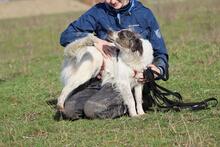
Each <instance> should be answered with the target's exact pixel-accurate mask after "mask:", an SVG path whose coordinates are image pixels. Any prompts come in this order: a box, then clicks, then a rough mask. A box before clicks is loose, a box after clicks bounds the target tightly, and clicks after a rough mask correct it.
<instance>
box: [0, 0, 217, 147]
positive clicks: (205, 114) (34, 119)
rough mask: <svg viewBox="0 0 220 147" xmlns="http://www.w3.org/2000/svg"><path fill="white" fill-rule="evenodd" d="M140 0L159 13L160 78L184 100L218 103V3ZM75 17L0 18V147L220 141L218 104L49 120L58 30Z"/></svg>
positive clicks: (58, 58)
mask: <svg viewBox="0 0 220 147" xmlns="http://www.w3.org/2000/svg"><path fill="white" fill-rule="evenodd" d="M159 2H160V1H159ZM147 4H148V5H149V6H150V7H151V8H152V9H153V10H154V12H155V14H156V16H157V17H158V18H159V19H158V20H159V22H160V24H161V30H162V32H163V36H164V38H165V40H166V44H167V47H168V49H169V55H170V79H169V81H167V82H160V83H161V84H162V85H164V86H166V87H167V88H169V89H172V90H176V91H179V92H180V93H181V94H182V95H183V97H184V100H185V101H197V100H202V99H203V98H207V97H210V96H215V97H217V98H218V100H220V99H219V96H220V89H219V88H220V62H219V59H220V39H219V38H220V36H219V34H220V9H219V7H218V6H219V5H220V2H219V1H218V0H210V1H207V0H201V1H199V0H192V1H171V2H170V3H159V4H155V3H153V2H152V1H150V2H149V1H148V2H147ZM171 8H173V9H171ZM80 14H82V12H79V13H68V14H60V15H50V16H39V17H31V18H22V19H13V20H0V34H1V35H0V98H1V103H0V118H1V119H0V146H155V147H157V146H219V145H220V107H219V105H218V106H217V107H216V108H213V109H209V110H203V111H198V112H190V111H182V112H178V113H177V112H167V113H162V112H148V113H147V114H146V115H144V116H142V117H138V118H129V117H127V116H124V117H121V118H118V119H114V120H111V119H107V120H86V119H83V120H78V121H60V122H57V121H54V120H53V115H54V113H55V110H54V109H53V107H51V106H49V105H47V103H46V101H47V100H51V99H55V98H57V97H58V95H59V94H60V91H61V88H62V87H61V84H60V81H59V73H60V66H61V63H62V59H63V49H62V48H61V47H60V46H59V35H60V33H61V32H62V31H63V30H64V28H65V27H66V26H67V25H68V23H70V22H71V21H72V20H74V19H76V18H77V17H78V16H80Z"/></svg>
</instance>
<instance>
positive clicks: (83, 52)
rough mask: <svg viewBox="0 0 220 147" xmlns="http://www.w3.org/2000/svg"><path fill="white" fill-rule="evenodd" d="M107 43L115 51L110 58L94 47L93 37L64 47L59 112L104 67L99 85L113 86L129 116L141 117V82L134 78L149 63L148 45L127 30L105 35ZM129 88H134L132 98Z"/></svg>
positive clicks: (147, 42) (151, 54)
mask: <svg viewBox="0 0 220 147" xmlns="http://www.w3.org/2000/svg"><path fill="white" fill-rule="evenodd" d="M109 40H110V41H111V42H112V43H113V45H114V46H115V47H116V48H117V50H114V51H112V57H111V58H104V57H103V55H102V54H101V52H100V51H98V49H97V48H96V47H95V46H94V43H95V42H96V41H97V38H96V37H95V36H94V35H88V36H87V37H85V38H82V39H79V40H76V41H74V42H72V43H70V44H69V45H68V46H67V47H66V48H65V50H64V56H65V58H64V64H63V68H62V72H61V78H62V81H63V83H64V88H63V90H62V93H61V95H60V97H59V98H58V103H57V107H58V110H59V111H63V109H64V103H65V100H66V99H67V97H68V96H69V94H70V93H71V92H72V91H73V90H74V89H76V88H77V87H79V86H80V85H82V84H84V83H85V82H87V81H88V80H89V79H91V78H93V77H96V76H97V75H98V74H99V73H100V71H101V69H102V67H103V65H104V68H103V69H102V84H105V83H108V82H109V83H112V84H115V85H116V87H117V90H118V91H119V92H120V94H121V95H122V97H123V100H124V104H125V105H127V107H128V111H129V115H130V116H137V115H142V114H144V111H143V108H142V88H143V83H141V82H138V81H137V79H136V78H135V75H136V73H137V72H143V70H144V69H145V68H146V67H147V65H148V64H150V63H152V60H153V49H152V46H151V44H150V42H149V41H148V40H144V39H141V38H140V37H138V35H137V34H135V33H134V32H132V31H130V30H127V29H126V30H121V31H118V32H111V33H109ZM118 51H119V52H118ZM132 89H134V95H133V93H132ZM135 102H136V104H135Z"/></svg>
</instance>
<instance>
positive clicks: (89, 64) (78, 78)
mask: <svg viewBox="0 0 220 147" xmlns="http://www.w3.org/2000/svg"><path fill="white" fill-rule="evenodd" d="M100 54H101V53H100ZM83 58H84V59H83V61H82V62H81V63H80V64H79V66H78V68H77V70H76V71H75V72H74V74H72V75H71V77H70V78H69V80H68V82H67V83H66V85H65V86H64V88H63V90H62V92H61V95H60V97H59V98H58V103H57V109H58V110H59V111H63V110H64V102H65V100H66V99H67V98H68V96H69V95H70V94H71V92H72V91H73V90H74V89H76V88H77V87H79V86H80V85H82V84H84V83H85V82H87V81H88V80H90V79H91V78H92V77H95V76H96V75H97V74H98V72H97V71H99V70H100V68H101V64H102V62H101V60H100V61H99V60H96V59H94V58H93V56H92V55H91V54H88V56H87V57H83ZM101 59H102V57H101ZM94 64H95V65H94Z"/></svg>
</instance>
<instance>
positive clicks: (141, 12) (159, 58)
mask: <svg viewBox="0 0 220 147" xmlns="http://www.w3.org/2000/svg"><path fill="white" fill-rule="evenodd" d="M126 28H132V29H133V30H134V31H135V32H137V33H138V34H140V35H141V36H142V37H143V38H145V39H148V40H149V41H150V42H151V44H152V46H153V49H154V64H155V65H156V66H157V67H159V68H160V70H161V72H162V73H163V76H164V77H165V78H168V53H167V49H166V46H165V43H164V40H163V37H162V35H161V33H160V28H159V25H158V23H157V21H156V19H155V17H154V15H153V13H152V11H151V10H150V9H148V8H146V7H145V6H144V5H143V4H142V3H140V2H139V1H137V0H130V2H129V4H128V5H127V6H125V7H124V8H122V9H119V10H115V9H114V8H112V7H110V6H109V5H107V4H105V3H98V4H96V5H95V6H93V7H92V8H91V9H89V10H88V11H87V12H86V13H84V14H83V15H82V16H81V17H80V18H79V19H77V20H76V21H74V22H72V23H71V24H70V25H69V26H68V27H67V29H66V30H65V31H64V32H63V33H62V34H61V38H60V44H61V45H62V46H66V45H67V44H69V43H70V42H72V41H74V40H76V39H78V38H81V37H84V36H86V35H87V34H88V33H95V34H96V35H97V37H99V38H100V39H103V40H105V39H106V38H107V32H108V31H109V30H114V31H119V30H121V29H126Z"/></svg>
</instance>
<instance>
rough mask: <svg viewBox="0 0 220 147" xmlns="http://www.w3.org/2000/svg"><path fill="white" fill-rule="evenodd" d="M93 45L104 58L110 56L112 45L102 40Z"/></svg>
mask: <svg viewBox="0 0 220 147" xmlns="http://www.w3.org/2000/svg"><path fill="white" fill-rule="evenodd" d="M94 45H95V47H96V48H97V49H98V50H99V51H100V52H101V53H102V55H103V57H104V58H109V57H111V56H112V46H113V44H112V43H110V42H108V41H105V40H102V39H98V40H97V41H96V42H95V43H94Z"/></svg>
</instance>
